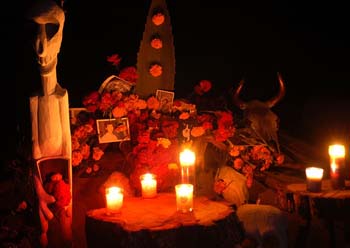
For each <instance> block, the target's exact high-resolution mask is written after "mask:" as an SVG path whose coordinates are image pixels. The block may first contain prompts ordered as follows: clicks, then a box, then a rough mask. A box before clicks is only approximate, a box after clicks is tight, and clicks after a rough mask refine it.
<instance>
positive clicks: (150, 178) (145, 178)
mask: <svg viewBox="0 0 350 248" xmlns="http://www.w3.org/2000/svg"><path fill="white" fill-rule="evenodd" d="M140 180H141V189H142V197H143V198H154V197H156V196H157V180H156V175H154V174H151V173H146V174H143V175H141V176H140Z"/></svg>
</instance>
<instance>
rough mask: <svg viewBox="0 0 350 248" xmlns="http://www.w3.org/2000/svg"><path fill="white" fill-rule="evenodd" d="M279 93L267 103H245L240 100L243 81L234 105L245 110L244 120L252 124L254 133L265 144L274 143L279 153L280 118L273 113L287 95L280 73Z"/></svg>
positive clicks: (236, 91) (257, 101)
mask: <svg viewBox="0 0 350 248" xmlns="http://www.w3.org/2000/svg"><path fill="white" fill-rule="evenodd" d="M277 76H278V81H279V86H280V88H279V92H278V94H277V95H276V96H274V97H272V98H271V99H269V100H267V101H260V100H251V101H249V102H245V101H243V100H242V99H240V97H239V94H240V92H241V90H242V88H243V84H244V80H241V81H240V83H239V85H238V87H237V89H236V90H235V92H234V94H233V102H234V104H235V105H236V106H237V107H239V108H240V109H241V110H243V111H244V112H243V118H244V120H245V121H247V122H248V123H249V124H250V128H251V129H252V131H253V132H254V133H255V134H256V135H257V136H258V137H259V138H260V139H262V140H263V141H264V142H265V143H270V142H274V145H275V146H276V147H277V150H278V151H279V143H278V137H277V131H278V120H279V119H278V116H277V115H276V114H275V113H274V112H272V111H271V108H272V107H273V106H275V105H276V104H277V103H278V102H279V101H280V100H281V99H282V98H283V97H284V95H285V85H284V82H283V79H282V76H281V75H280V74H279V73H278V74H277Z"/></svg>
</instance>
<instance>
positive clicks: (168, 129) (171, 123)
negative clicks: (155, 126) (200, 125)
mask: <svg viewBox="0 0 350 248" xmlns="http://www.w3.org/2000/svg"><path fill="white" fill-rule="evenodd" d="M178 128H179V123H178V122H177V121H175V120H164V121H163V122H162V123H161V129H162V132H163V133H164V135H165V137H166V138H169V139H174V138H176V137H177V129H178Z"/></svg>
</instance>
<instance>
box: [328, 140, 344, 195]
mask: <svg viewBox="0 0 350 248" xmlns="http://www.w3.org/2000/svg"><path fill="white" fill-rule="evenodd" d="M328 154H329V157H330V178H331V183H332V187H333V189H341V188H344V187H345V147H344V146H343V145H339V144H335V145H330V146H329V147H328Z"/></svg>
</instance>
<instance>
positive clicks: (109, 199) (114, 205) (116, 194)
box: [106, 186, 124, 213]
mask: <svg viewBox="0 0 350 248" xmlns="http://www.w3.org/2000/svg"><path fill="white" fill-rule="evenodd" d="M123 198H124V195H123V192H122V190H121V188H119V187H115V186H113V187H109V188H106V205H107V209H108V210H109V212H112V213H116V212H119V211H120V209H121V207H122V206H123Z"/></svg>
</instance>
